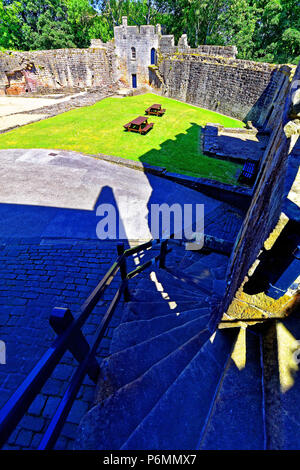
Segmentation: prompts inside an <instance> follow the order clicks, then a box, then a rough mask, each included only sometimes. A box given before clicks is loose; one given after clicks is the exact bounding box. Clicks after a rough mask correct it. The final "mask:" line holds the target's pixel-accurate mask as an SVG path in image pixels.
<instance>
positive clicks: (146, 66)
mask: <svg viewBox="0 0 300 470" xmlns="http://www.w3.org/2000/svg"><path fill="white" fill-rule="evenodd" d="M236 55H237V49H236V47H235V46H226V47H223V46H210V45H203V46H199V47H197V48H195V49H192V48H190V47H189V45H188V42H187V36H186V35H185V34H184V35H182V37H181V38H180V39H179V41H178V44H177V45H175V42H174V36H172V35H162V34H161V27H160V25H156V26H155V27H154V26H152V25H145V26H128V24H127V17H123V19H122V24H121V25H120V26H117V27H115V28H114V39H113V40H112V41H110V42H108V43H106V44H104V43H102V41H101V40H100V39H92V40H91V46H90V47H89V48H88V49H58V50H50V51H29V52H20V51H5V52H0V95H26V94H31V93H51V92H55V93H57V92H58V91H59V92H75V91H80V90H86V89H99V88H100V89H101V88H114V86H118V87H120V86H121V87H129V88H133V89H134V88H138V87H142V86H145V85H151V86H152V87H153V88H154V89H156V91H157V92H158V93H161V94H163V95H165V96H168V97H170V98H175V99H178V100H182V101H185V102H187V103H191V104H193V105H196V106H200V107H204V108H208V109H211V110H213V111H217V112H220V113H223V114H227V115H229V116H232V117H235V118H237V119H241V120H244V121H252V122H253V123H254V124H255V125H256V126H257V127H259V128H266V127H268V128H272V126H273V124H274V119H275V120H276V115H277V113H278V109H277V104H276V103H277V97H278V95H279V94H280V90H281V88H282V87H284V86H285V83H286V81H287V80H288V76H289V74H290V71H291V68H290V67H288V66H284V65H281V66H279V65H274V64H266V63H257V62H253V61H247V60H239V59H236ZM269 130H270V129H269Z"/></svg>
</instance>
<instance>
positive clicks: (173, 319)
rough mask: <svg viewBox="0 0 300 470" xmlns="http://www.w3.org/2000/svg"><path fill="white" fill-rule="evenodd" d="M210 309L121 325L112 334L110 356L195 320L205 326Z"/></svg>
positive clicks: (189, 311)
mask: <svg viewBox="0 0 300 470" xmlns="http://www.w3.org/2000/svg"><path fill="white" fill-rule="evenodd" d="M209 314H210V309H208V308H203V309H196V310H187V311H186V312H182V313H180V314H177V312H176V311H175V312H174V313H170V314H169V315H164V316H162V317H156V318H152V319H151V320H140V321H132V322H127V323H122V324H121V325H119V326H118V327H117V328H116V329H115V330H114V334H113V338H112V340H111V345H110V354H114V353H116V352H118V351H121V350H122V349H126V348H129V347H130V346H134V345H136V344H139V343H142V342H143V341H146V340H148V339H150V338H153V337H154V336H157V335H160V334H161V333H163V332H165V331H168V330H171V329H173V328H176V327H177V326H180V325H183V324H184V323H187V322H189V321H192V320H195V319H196V318H200V317H201V318H202V319H203V326H206V325H207V323H208V321H209V318H210V315H209Z"/></svg>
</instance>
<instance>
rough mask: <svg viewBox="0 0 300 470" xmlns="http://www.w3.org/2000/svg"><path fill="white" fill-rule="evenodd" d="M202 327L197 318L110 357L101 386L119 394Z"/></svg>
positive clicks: (104, 368)
mask: <svg viewBox="0 0 300 470" xmlns="http://www.w3.org/2000/svg"><path fill="white" fill-rule="evenodd" d="M203 323H205V322H203V319H202V318H201V317H200V318H196V319H195V320H191V321H190V322H187V323H185V324H183V325H181V326H178V327H176V328H173V329H172V330H169V331H167V332H164V333H162V334H160V335H158V336H155V337H154V338H150V339H149V340H147V341H144V342H143V343H139V344H137V345H136V346H131V347H129V348H127V349H123V350H122V351H119V352H117V353H115V354H112V355H111V356H108V357H107V358H105V359H104V360H103V361H102V363H101V373H100V377H99V382H101V383H105V384H106V385H105V388H106V389H107V390H108V389H109V390H110V391H116V390H118V389H119V388H121V387H123V385H125V384H126V383H129V382H132V381H133V380H135V379H136V378H137V377H139V376H140V375H142V374H144V373H145V372H146V370H147V369H149V368H150V367H151V366H152V365H153V364H155V363H156V362H158V361H160V360H161V359H162V358H163V357H165V356H167V355H168V354H170V353H171V352H172V351H174V350H175V349H176V348H178V347H180V346H181V345H182V344H184V343H185V342H186V341H188V340H189V339H190V338H192V337H193V336H195V335H196V334H197V333H198V332H199V331H201V330H203V329H204V328H205V327H204V326H203Z"/></svg>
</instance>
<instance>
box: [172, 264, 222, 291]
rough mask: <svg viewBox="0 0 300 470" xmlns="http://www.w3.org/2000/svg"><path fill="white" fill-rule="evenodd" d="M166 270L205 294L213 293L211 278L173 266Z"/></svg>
mask: <svg viewBox="0 0 300 470" xmlns="http://www.w3.org/2000/svg"><path fill="white" fill-rule="evenodd" d="M168 272H169V273H170V274H172V275H173V276H174V277H176V278H177V279H180V280H181V281H182V282H184V283H186V284H190V285H191V286H192V287H197V288H198V289H199V290H201V292H203V293H204V294H206V295H211V294H212V293H213V281H212V280H211V279H203V278H199V277H197V276H194V275H193V274H190V273H186V272H185V271H180V270H179V269H176V268H173V269H172V270H171V269H168Z"/></svg>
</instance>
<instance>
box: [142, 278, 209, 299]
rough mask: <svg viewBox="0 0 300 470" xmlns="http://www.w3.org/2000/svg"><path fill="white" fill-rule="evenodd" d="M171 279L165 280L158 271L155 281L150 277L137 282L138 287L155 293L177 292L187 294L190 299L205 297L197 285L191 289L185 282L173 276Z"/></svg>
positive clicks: (172, 293)
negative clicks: (140, 282) (139, 282)
mask: <svg viewBox="0 0 300 470" xmlns="http://www.w3.org/2000/svg"><path fill="white" fill-rule="evenodd" d="M157 274H158V273H157ZM169 276H170V277H172V275H169ZM173 279H174V281H173V280H172V281H171V282H170V281H169V280H167V281H165V280H164V278H163V275H162V274H161V273H159V275H158V276H157V282H153V281H151V280H150V279H149V280H145V281H144V282H143V283H142V284H139V286H138V289H139V290H147V291H153V293H154V294H156V295H157V293H164V294H170V296H171V295H172V296H173V295H177V294H178V295H184V296H187V297H188V298H192V299H193V298H194V299H200V300H201V299H203V298H204V299H205V297H206V294H205V293H203V292H201V290H200V289H198V288H197V287H192V288H191V289H188V286H187V284H186V283H184V282H181V281H179V280H178V279H176V278H175V277H173Z"/></svg>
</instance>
